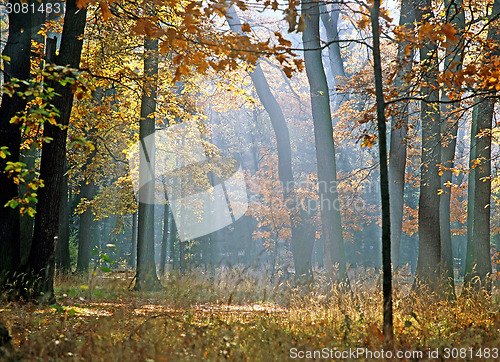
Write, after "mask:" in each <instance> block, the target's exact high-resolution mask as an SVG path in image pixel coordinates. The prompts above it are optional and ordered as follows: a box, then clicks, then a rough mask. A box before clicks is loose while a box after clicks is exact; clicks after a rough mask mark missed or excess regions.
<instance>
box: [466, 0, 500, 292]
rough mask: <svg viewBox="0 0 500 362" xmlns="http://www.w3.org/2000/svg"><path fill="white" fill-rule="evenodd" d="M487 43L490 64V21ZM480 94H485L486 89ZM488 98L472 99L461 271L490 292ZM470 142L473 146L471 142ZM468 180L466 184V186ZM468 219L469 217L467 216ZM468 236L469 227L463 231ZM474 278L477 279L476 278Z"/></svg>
mask: <svg viewBox="0 0 500 362" xmlns="http://www.w3.org/2000/svg"><path fill="white" fill-rule="evenodd" d="M499 13H500V0H495V1H494V3H493V5H492V11H491V15H490V19H492V18H493V17H496V16H498V14H499ZM487 39H488V40H489V41H490V42H491V43H492V44H491V45H490V47H491V49H493V50H492V51H491V52H489V53H487V54H486V55H485V60H488V61H489V60H491V59H492V58H493V57H497V56H499V55H500V49H499V48H500V21H499V20H498V18H496V19H494V20H493V19H492V22H491V23H490V27H489V30H488V36H487ZM484 91H487V90H486V89H485V90H484ZM489 91H490V94H488V95H487V96H482V97H478V98H476V101H477V104H476V106H475V107H474V108H475V109H474V111H473V113H472V130H471V147H473V146H474V149H475V152H474V157H475V159H476V160H478V161H479V163H478V164H477V165H475V167H474V170H473V172H471V173H470V174H469V179H471V178H472V177H473V178H474V180H473V185H472V189H473V195H471V196H470V197H469V200H471V199H472V201H473V204H472V210H471V216H472V220H470V219H469V218H467V222H468V223H469V222H472V223H473V224H472V228H471V230H470V231H471V233H470V236H469V234H468V235H467V261H466V270H465V279H464V283H465V285H468V286H470V285H472V286H473V287H474V288H484V289H485V290H487V291H488V292H491V279H489V278H488V275H489V274H491V271H492V268H491V255H490V233H491V231H490V217H491V216H490V211H491V207H490V200H491V126H492V120H493V114H494V111H495V102H496V98H495V95H496V91H495V89H494V88H493V89H492V90H489ZM473 139H474V142H473ZM472 155H473V154H472V148H471V157H472ZM471 181H472V180H470V181H469V183H470V182H471ZM468 216H469V215H468ZM467 232H468V233H469V225H468V227H467ZM476 277H477V278H476Z"/></svg>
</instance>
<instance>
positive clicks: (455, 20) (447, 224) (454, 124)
mask: <svg viewBox="0 0 500 362" xmlns="http://www.w3.org/2000/svg"><path fill="white" fill-rule="evenodd" d="M445 7H446V9H448V13H447V21H449V22H451V23H452V24H454V25H455V26H456V27H457V28H458V29H460V30H461V31H463V29H464V28H465V13H464V11H463V2H462V1H461V0H458V1H455V2H452V1H451V0H446V1H445ZM458 47H459V44H456V47H455V48H454V49H453V51H452V52H450V54H448V55H447V56H446V59H445V65H444V66H445V69H446V70H449V71H451V72H453V73H455V72H457V71H459V70H461V69H462V61H463V49H461V48H458ZM448 91H453V90H452V89H447V88H446V87H445V88H444V89H443V90H442V93H441V101H442V103H441V115H442V118H443V121H442V124H441V132H442V138H443V140H444V143H443V144H442V148H441V165H442V166H444V167H445V169H444V170H443V174H442V175H441V188H442V190H443V192H442V193H441V196H440V200H439V222H440V224H441V225H440V233H441V275H442V277H443V278H444V280H443V282H444V286H443V292H444V295H445V296H446V297H447V298H450V299H454V298H455V282H454V278H455V275H454V272H453V253H452V246H451V221H450V203H451V192H452V189H451V181H452V171H451V168H452V167H453V165H454V160H455V149H456V145H457V132H458V123H459V118H458V117H457V116H456V112H457V110H458V109H459V108H460V103H452V104H450V103H449V102H450V101H451V99H450V97H449V96H448ZM448 185H450V186H448Z"/></svg>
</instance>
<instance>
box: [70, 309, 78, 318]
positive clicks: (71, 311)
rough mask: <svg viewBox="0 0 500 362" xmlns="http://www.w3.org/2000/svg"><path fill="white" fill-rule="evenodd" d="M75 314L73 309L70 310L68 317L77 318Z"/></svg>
mask: <svg viewBox="0 0 500 362" xmlns="http://www.w3.org/2000/svg"><path fill="white" fill-rule="evenodd" d="M75 314H76V311H75V310H74V309H73V308H71V309H70V310H68V315H69V316H70V317H74V316H75Z"/></svg>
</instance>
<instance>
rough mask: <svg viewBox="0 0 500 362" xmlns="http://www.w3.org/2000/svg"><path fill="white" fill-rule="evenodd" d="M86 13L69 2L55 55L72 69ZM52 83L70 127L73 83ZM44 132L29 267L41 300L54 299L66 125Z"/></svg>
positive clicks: (73, 1)
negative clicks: (47, 139) (42, 181)
mask: <svg viewBox="0 0 500 362" xmlns="http://www.w3.org/2000/svg"><path fill="white" fill-rule="evenodd" d="M86 14H87V11H86V9H79V8H78V7H77V5H76V0H68V1H66V13H65V15H64V26H63V32H62V36H61V48H60V50H59V55H58V56H57V58H56V63H57V64H58V65H69V66H70V67H72V68H78V67H79V65H80V57H81V51H82V45H83V39H82V35H83V32H84V29H85V23H86ZM52 86H53V88H54V89H55V91H56V92H57V93H58V94H60V96H57V97H55V98H54V100H53V103H54V106H55V107H56V108H57V109H58V110H59V112H60V116H59V117H58V119H57V121H58V123H59V124H60V125H62V126H67V125H68V124H69V118H70V115H71V108H72V105H73V92H72V90H71V86H70V85H67V86H62V85H60V84H59V83H54V84H53V85H52ZM43 135H44V137H50V138H52V141H51V142H50V143H45V144H44V145H43V150H42V161H41V166H40V178H41V179H43V180H44V182H45V187H44V188H42V189H40V192H39V197H38V205H37V217H36V219H35V230H34V233H33V244H32V247H31V253H30V256H29V259H28V268H29V269H30V270H32V271H33V273H34V274H35V275H36V276H38V277H40V280H39V283H38V285H39V290H38V291H37V292H35V297H37V294H39V296H41V297H42V298H41V301H42V302H52V301H54V296H53V288H54V285H53V275H54V259H55V258H54V253H55V248H54V237H55V236H56V235H57V232H58V227H59V206H60V200H61V197H60V194H61V185H62V179H63V173H64V162H65V157H66V136H67V128H64V129H61V128H59V127H57V126H54V125H51V124H45V125H44V131H43Z"/></svg>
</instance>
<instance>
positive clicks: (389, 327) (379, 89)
mask: <svg viewBox="0 0 500 362" xmlns="http://www.w3.org/2000/svg"><path fill="white" fill-rule="evenodd" d="M379 13H380V0H374V2H373V8H372V12H371V22H372V39H373V74H374V78H375V95H376V100H377V128H378V138H379V148H378V150H379V151H378V155H379V163H380V197H381V204H382V271H383V283H382V292H383V320H384V323H383V327H384V342H385V343H386V346H389V347H392V344H393V339H394V331H393V329H394V328H393V318H392V270H391V216H390V207H389V204H390V202H389V172H388V170H387V131H386V125H385V101H384V88H383V79H382V61H381V59H380V33H379Z"/></svg>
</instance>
